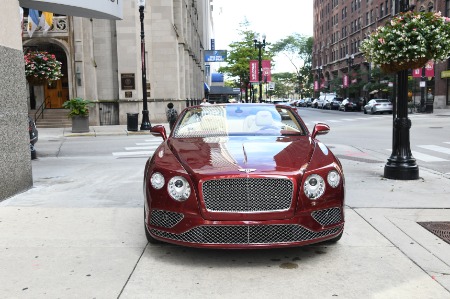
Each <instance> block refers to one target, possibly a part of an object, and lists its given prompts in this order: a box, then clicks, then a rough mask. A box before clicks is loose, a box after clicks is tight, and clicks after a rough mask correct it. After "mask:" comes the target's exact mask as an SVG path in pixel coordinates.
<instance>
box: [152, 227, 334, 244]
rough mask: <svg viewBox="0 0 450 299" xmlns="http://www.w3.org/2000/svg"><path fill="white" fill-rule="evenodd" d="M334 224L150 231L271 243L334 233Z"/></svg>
mask: <svg viewBox="0 0 450 299" xmlns="http://www.w3.org/2000/svg"><path fill="white" fill-rule="evenodd" d="M340 229H341V228H340V227H335V228H332V229H328V230H324V231H321V232H313V231H310V230H309V229H306V228H304V227H302V226H300V225H296V224H278V225H216V226H198V227H195V228H193V229H191V230H189V231H187V232H185V233H182V234H179V235H178V234H172V233H168V232H163V231H160V230H156V229H152V230H151V233H152V234H153V235H156V236H159V237H162V238H166V239H170V240H175V241H182V242H187V243H199V244H274V243H290V242H299V241H307V240H314V239H318V238H320V237H325V236H329V235H332V234H335V233H337V232H338V231H339V230H340Z"/></svg>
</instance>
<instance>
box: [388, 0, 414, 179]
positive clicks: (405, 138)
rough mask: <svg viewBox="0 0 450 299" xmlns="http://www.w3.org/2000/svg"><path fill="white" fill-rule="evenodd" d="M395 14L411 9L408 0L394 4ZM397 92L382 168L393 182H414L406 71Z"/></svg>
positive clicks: (398, 75)
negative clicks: (388, 147)
mask: <svg viewBox="0 0 450 299" xmlns="http://www.w3.org/2000/svg"><path fill="white" fill-rule="evenodd" d="M395 4H396V5H395V8H396V10H395V13H398V12H399V11H400V12H405V11H408V10H410V9H411V7H410V6H409V0H406V1H405V0H400V1H399V2H397V3H395ZM397 85H398V92H397V98H396V99H395V98H394V103H393V104H394V109H393V130H392V135H393V136H392V154H391V156H390V157H389V158H388V162H387V163H386V165H385V166H384V177H385V178H388V179H394V180H416V179H418V178H419V167H418V166H417V164H416V159H414V157H413V156H412V153H411V148H410V143H409V130H410V128H411V120H410V119H409V118H408V70H404V71H399V72H398V73H397Z"/></svg>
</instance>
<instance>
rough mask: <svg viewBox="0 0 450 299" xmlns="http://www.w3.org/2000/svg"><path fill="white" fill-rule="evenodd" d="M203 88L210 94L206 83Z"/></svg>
mask: <svg viewBox="0 0 450 299" xmlns="http://www.w3.org/2000/svg"><path fill="white" fill-rule="evenodd" d="M203 87H204V88H205V91H207V92H209V86H208V84H206V83H203Z"/></svg>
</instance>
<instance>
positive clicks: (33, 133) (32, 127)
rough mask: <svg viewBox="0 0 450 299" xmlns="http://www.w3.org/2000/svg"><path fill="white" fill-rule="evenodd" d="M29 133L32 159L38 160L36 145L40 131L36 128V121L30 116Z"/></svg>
mask: <svg viewBox="0 0 450 299" xmlns="http://www.w3.org/2000/svg"><path fill="white" fill-rule="evenodd" d="M28 132H29V134H30V152H31V159H33V160H34V159H37V152H36V148H35V147H34V145H35V144H36V142H37V141H38V136H39V134H38V130H37V128H36V123H35V122H34V120H33V119H32V118H31V117H29V116H28Z"/></svg>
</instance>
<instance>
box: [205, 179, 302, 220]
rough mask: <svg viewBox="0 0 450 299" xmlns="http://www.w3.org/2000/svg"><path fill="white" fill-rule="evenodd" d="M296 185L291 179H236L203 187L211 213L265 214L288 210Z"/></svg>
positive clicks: (222, 180)
mask: <svg viewBox="0 0 450 299" xmlns="http://www.w3.org/2000/svg"><path fill="white" fill-rule="evenodd" d="M293 190H294V184H293V183H292V182H291V181H290V180H288V179H276V178H275V179H274V178H237V179H220V180H209V181H205V182H204V183H203V184H202V191H203V200H204V202H205V206H206V209H207V210H208V211H210V212H265V211H283V210H288V209H289V207H290V206H291V203H292V197H293Z"/></svg>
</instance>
